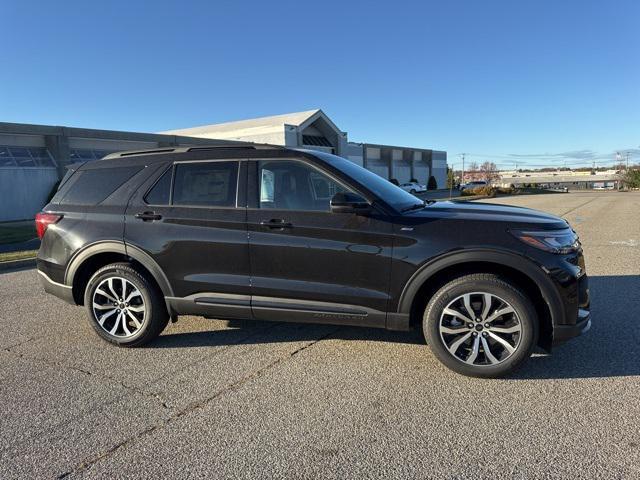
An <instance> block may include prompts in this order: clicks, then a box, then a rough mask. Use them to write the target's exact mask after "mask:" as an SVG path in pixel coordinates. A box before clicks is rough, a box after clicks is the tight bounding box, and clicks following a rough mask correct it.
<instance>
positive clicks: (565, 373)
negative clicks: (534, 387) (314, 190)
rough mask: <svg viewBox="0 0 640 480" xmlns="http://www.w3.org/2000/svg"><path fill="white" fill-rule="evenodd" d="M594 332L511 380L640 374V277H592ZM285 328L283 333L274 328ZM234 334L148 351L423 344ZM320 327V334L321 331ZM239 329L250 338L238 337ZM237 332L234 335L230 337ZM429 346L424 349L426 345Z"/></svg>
mask: <svg viewBox="0 0 640 480" xmlns="http://www.w3.org/2000/svg"><path fill="white" fill-rule="evenodd" d="M589 283H590V289H591V313H592V326H591V330H590V331H589V332H587V333H586V334H585V335H583V336H582V337H578V338H575V339H572V340H569V341H568V342H567V343H565V344H562V345H559V346H557V347H556V348H555V349H554V351H553V354H552V355H537V356H534V357H532V358H530V359H529V360H528V362H526V363H525V365H523V367H522V368H521V369H520V370H518V371H517V372H516V373H515V374H514V375H512V376H511V377H510V378H512V379H514V380H518V379H520V380H524V379H552V378H558V379H562V378H592V377H616V376H631V375H640V276H638V275H631V276H600V277H590V279H589ZM278 325H281V326H282V327H281V328H275V327H276V326H278ZM229 327H231V328H232V329H233V330H217V331H211V332H185V333H175V334H168V335H162V336H161V337H160V338H159V339H158V340H156V341H155V342H153V343H152V344H150V345H149V347H148V348H181V347H207V346H219V345H236V344H262V343H278V342H295V341H304V340H309V341H313V340H317V339H319V338H323V337H324V336H325V335H326V334H327V333H329V334H330V337H331V338H335V339H340V340H352V341H379V342H388V343H405V344H415V345H420V344H422V345H425V341H424V337H423V336H422V332H421V331H413V332H392V331H386V330H381V329H373V328H358V327H337V326H331V325H323V326H320V327H319V326H317V325H309V324H295V323H281V324H277V323H270V322H258V321H250V320H247V321H241V320H232V321H229ZM319 328H320V329H321V330H319ZM238 329H239V330H243V332H242V333H246V335H241V336H238ZM232 332H235V333H232ZM425 347H426V345H425Z"/></svg>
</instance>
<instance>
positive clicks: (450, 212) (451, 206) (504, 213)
mask: <svg viewBox="0 0 640 480" xmlns="http://www.w3.org/2000/svg"><path fill="white" fill-rule="evenodd" d="M406 215H407V216H408V217H409V216H410V217H417V218H420V217H424V218H425V219H426V218H431V219H433V218H452V219H456V220H472V221H490V222H505V223H508V224H513V225H514V226H515V225H517V226H519V227H528V228H537V229H542V230H557V229H562V228H567V226H568V225H569V224H568V223H567V222H566V221H565V220H564V219H562V218H560V217H558V216H556V215H552V214H550V213H545V212H541V211H539V210H533V209H531V208H524V207H512V206H509V205H499V204H492V203H476V202H451V201H444V202H436V203H433V204H431V205H429V206H427V207H425V208H424V209H422V210H416V211H413V212H408V213H407V214H406Z"/></svg>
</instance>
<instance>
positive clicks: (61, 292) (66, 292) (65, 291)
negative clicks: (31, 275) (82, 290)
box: [38, 270, 76, 305]
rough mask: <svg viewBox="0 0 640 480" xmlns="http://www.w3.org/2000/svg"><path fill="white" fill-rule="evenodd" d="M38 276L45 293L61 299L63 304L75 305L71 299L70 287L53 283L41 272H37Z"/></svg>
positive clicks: (71, 291)
mask: <svg viewBox="0 0 640 480" xmlns="http://www.w3.org/2000/svg"><path fill="white" fill-rule="evenodd" d="M38 274H39V275H38V276H39V277H40V283H41V284H42V287H43V288H44V291H45V292H47V293H50V294H52V295H55V296H56V297H58V298H61V299H62V300H64V301H65V302H67V303H70V304H72V305H75V304H76V302H75V300H74V298H73V290H72V288H71V287H70V286H68V285H63V284H61V283H58V282H54V281H53V280H51V279H50V278H49V276H48V275H47V274H46V273H44V272H43V271H42V270H38Z"/></svg>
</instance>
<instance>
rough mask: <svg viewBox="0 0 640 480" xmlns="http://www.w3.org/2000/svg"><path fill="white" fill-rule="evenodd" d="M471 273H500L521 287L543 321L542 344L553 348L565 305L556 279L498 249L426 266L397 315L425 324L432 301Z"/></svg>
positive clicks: (403, 298)
mask: <svg viewBox="0 0 640 480" xmlns="http://www.w3.org/2000/svg"><path fill="white" fill-rule="evenodd" d="M471 273H496V274H500V275H502V276H504V277H506V278H508V279H510V280H511V281H512V282H514V283H515V284H516V285H517V286H518V287H520V288H521V289H522V290H523V291H524V293H525V294H527V295H528V296H529V298H530V299H531V300H532V302H533V304H534V306H535V308H536V313H537V314H538V319H539V322H540V337H539V342H538V343H539V345H540V346H541V347H542V348H544V349H546V350H550V349H551V343H552V340H553V325H554V324H556V323H557V322H558V319H560V318H562V316H563V315H564V313H563V306H562V299H561V298H560V296H559V294H558V292H557V290H556V289H555V287H554V286H553V283H552V280H551V279H550V278H548V277H547V275H546V274H545V273H544V271H543V270H542V268H540V267H539V266H537V265H536V264H535V263H533V262H532V261H530V260H528V259H526V258H524V257H521V256H519V255H516V254H513V253H509V252H501V251H495V250H484V249H482V250H480V249H478V250H472V251H464V252H456V253H452V254H449V255H447V256H445V257H441V258H439V259H437V260H435V261H433V262H429V263H428V264H426V265H424V266H422V267H421V268H420V269H419V270H418V271H417V272H416V273H415V274H414V275H413V276H412V277H411V279H410V280H409V281H408V282H407V285H406V286H405V287H404V289H403V291H402V294H401V296H400V299H399V302H398V308H397V312H398V313H400V314H405V315H409V321H410V323H411V324H412V325H418V324H420V322H421V321H422V312H423V311H424V308H425V307H426V304H427V302H428V301H429V299H430V298H431V297H432V296H433V294H435V292H436V291H437V290H438V289H439V288H440V287H442V286H443V285H444V284H446V283H448V282H449V281H451V280H453V279H454V278H458V277H460V276H463V275H468V274H471Z"/></svg>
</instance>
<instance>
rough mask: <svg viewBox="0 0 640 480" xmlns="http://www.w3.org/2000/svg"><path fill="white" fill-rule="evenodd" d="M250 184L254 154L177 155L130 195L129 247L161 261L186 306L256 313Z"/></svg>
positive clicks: (181, 306) (179, 304)
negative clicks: (181, 158) (246, 157)
mask: <svg viewBox="0 0 640 480" xmlns="http://www.w3.org/2000/svg"><path fill="white" fill-rule="evenodd" d="M241 172H242V173H241ZM242 174H244V176H242ZM240 178H242V181H239V179H240ZM150 181H151V182H153V181H154V179H151V180H150ZM239 187H240V191H238V188H239ZM244 188H246V162H239V161H237V160H234V161H231V160H215V161H213V160H212V161H189V162H177V163H175V164H174V165H171V166H168V167H167V169H166V170H165V171H164V173H162V174H161V176H159V177H158V179H157V181H156V182H155V184H153V185H149V188H148V189H147V188H145V186H143V187H142V188H141V189H140V191H139V192H138V193H137V194H136V195H134V197H133V198H132V200H131V201H130V202H129V205H128V207H127V210H126V216H125V242H126V244H127V247H128V248H131V247H133V248H139V249H141V250H143V251H144V252H145V253H147V254H148V255H150V256H151V257H152V258H153V260H155V262H156V263H157V264H158V265H159V266H160V268H161V269H162V271H163V272H164V274H165V276H166V277H167V280H168V282H169V284H170V285H171V287H172V289H173V298H172V299H171V300H170V303H171V304H172V306H174V307H175V310H176V311H177V312H178V313H193V312H203V311H206V312H208V313H209V314H210V315H212V316H216V315H218V316H220V317H222V318H224V317H231V318H238V317H250V316H251V310H250V291H249V288H250V286H249V249H248V241H247V226H246V204H245V203H244V200H240V201H239V196H240V197H242V196H243V195H244V190H243V189H244Z"/></svg>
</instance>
